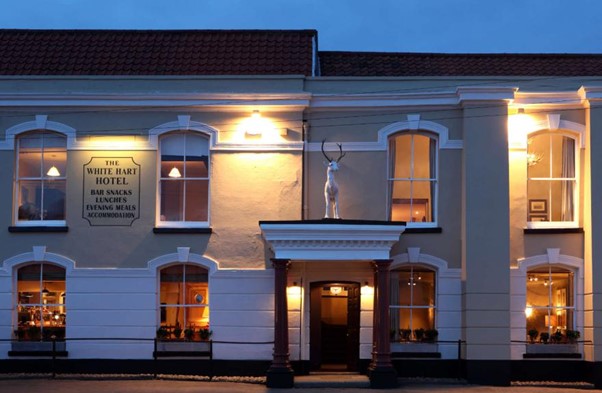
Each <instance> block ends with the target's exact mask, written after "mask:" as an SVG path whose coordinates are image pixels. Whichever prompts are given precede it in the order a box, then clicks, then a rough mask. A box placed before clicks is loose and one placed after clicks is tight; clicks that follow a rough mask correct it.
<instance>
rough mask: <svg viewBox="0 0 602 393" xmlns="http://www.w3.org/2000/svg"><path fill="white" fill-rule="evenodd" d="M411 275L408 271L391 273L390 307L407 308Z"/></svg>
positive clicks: (409, 303)
mask: <svg viewBox="0 0 602 393" xmlns="http://www.w3.org/2000/svg"><path fill="white" fill-rule="evenodd" d="M410 277H411V273H410V272H409V271H393V272H391V305H399V306H409V305H411V302H410V295H411V294H410V287H411V280H410Z"/></svg>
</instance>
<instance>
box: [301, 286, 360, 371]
mask: <svg viewBox="0 0 602 393" xmlns="http://www.w3.org/2000/svg"><path fill="white" fill-rule="evenodd" d="M325 285H330V286H332V285H341V286H346V287H349V289H348V292H351V293H348V295H347V296H348V298H347V312H348V313H347V337H348V339H347V362H346V363H347V371H357V370H358V367H359V347H360V337H359V336H360V313H361V283H360V282H357V281H339V280H321V281H314V282H311V283H310V284H309V286H310V291H309V293H310V294H309V332H310V338H309V361H310V368H311V369H312V370H319V369H320V367H321V365H322V326H321V321H322V315H321V304H322V303H321V301H322V293H321V288H322V287H324V286H325Z"/></svg>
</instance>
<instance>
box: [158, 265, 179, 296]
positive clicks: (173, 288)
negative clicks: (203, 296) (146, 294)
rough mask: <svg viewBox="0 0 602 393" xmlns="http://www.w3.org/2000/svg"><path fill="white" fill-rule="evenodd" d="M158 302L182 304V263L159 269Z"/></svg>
mask: <svg viewBox="0 0 602 393" xmlns="http://www.w3.org/2000/svg"><path fill="white" fill-rule="evenodd" d="M160 281H161V287H160V290H159V292H160V302H161V303H162V304H182V301H183V296H182V286H183V284H184V265H174V266H170V267H166V268H164V269H161V274H160Z"/></svg>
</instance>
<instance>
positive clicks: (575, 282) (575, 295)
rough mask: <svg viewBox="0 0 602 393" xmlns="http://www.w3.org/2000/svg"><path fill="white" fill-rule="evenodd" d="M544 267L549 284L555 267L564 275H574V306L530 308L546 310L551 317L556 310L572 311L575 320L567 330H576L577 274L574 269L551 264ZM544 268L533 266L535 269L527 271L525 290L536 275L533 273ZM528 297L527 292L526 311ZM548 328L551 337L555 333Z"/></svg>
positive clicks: (550, 301) (549, 291) (549, 298)
mask: <svg viewBox="0 0 602 393" xmlns="http://www.w3.org/2000/svg"><path fill="white" fill-rule="evenodd" d="M543 266H546V267H547V268H548V281H549V282H552V268H554V267H556V268H559V269H562V270H563V273H570V274H572V280H573V282H572V287H573V293H572V299H573V305H572V306H570V307H568V306H564V307H557V306H553V305H552V304H548V305H547V306H535V305H530V306H529V307H531V308H532V309H533V310H544V311H547V314H548V316H551V315H552V312H553V310H555V309H562V310H567V311H568V310H572V312H573V318H572V319H573V326H571V327H569V326H568V325H567V329H568V330H575V329H576V326H577V307H576V303H577V273H576V272H575V271H574V270H573V269H570V268H567V267H566V266H560V265H550V264H548V265H543ZM543 266H541V265H540V266H533V267H531V268H529V270H527V280H526V281H525V288H526V286H527V282H528V280H529V276H530V275H531V274H535V272H533V270H537V269H538V268H541V267H543ZM540 274H541V273H540ZM542 285H543V284H542ZM552 287H553V285H548V302H549V303H553V302H552V299H553V296H552V289H553V288H552ZM528 296H529V293H528V292H526V294H525V309H526V308H527V297H528ZM546 328H547V329H548V333H550V335H551V334H552V333H554V332H553V331H552V330H551V329H550V328H549V326H546ZM526 334H527V333H526V332H525V335H526Z"/></svg>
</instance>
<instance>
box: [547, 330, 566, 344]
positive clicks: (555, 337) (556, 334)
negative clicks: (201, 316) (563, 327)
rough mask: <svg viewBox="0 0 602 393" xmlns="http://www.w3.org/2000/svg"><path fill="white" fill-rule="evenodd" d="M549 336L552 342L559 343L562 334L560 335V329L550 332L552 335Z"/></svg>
mask: <svg viewBox="0 0 602 393" xmlns="http://www.w3.org/2000/svg"><path fill="white" fill-rule="evenodd" d="M550 338H551V339H552V342H553V343H554V344H560V343H561V342H562V339H563V338H564V336H563V335H562V332H561V331H560V330H556V331H555V332H554V333H552V337H550Z"/></svg>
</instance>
